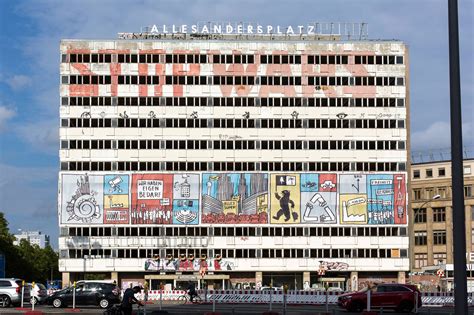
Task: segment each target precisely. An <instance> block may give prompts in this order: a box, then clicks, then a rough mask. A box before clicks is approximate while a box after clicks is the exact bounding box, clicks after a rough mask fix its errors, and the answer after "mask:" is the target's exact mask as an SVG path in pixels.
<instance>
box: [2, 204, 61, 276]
mask: <svg viewBox="0 0 474 315" xmlns="http://www.w3.org/2000/svg"><path fill="white" fill-rule="evenodd" d="M14 240H15V237H14V236H13V235H12V234H10V231H9V229H8V221H7V220H6V218H5V215H4V214H3V213H2V212H0V252H2V253H3V254H4V255H5V275H6V277H9V278H10V277H14V278H20V279H24V280H26V281H28V282H32V281H35V282H41V283H46V281H47V280H50V279H51V275H52V276H53V279H58V278H59V277H60V274H59V268H58V254H57V253H56V252H55V251H54V250H53V249H52V248H51V246H46V247H45V248H40V247H39V246H38V245H31V244H30V243H29V242H28V241H26V240H21V241H20V243H19V244H18V245H17V246H16V245H13V241H14Z"/></svg>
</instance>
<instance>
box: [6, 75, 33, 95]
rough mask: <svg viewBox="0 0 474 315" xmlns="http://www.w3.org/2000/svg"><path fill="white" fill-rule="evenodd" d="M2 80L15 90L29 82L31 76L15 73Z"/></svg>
mask: <svg viewBox="0 0 474 315" xmlns="http://www.w3.org/2000/svg"><path fill="white" fill-rule="evenodd" d="M4 81H5V83H7V84H8V86H10V88H12V89H13V90H15V91H17V90H20V89H22V88H24V87H26V86H28V85H30V84H31V78H30V77H28V76H26V75H23V74H15V75H14V76H12V77H9V78H6V79H4Z"/></svg>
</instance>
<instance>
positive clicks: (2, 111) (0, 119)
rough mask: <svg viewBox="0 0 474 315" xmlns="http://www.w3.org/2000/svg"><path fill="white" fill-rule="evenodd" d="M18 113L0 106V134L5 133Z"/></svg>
mask: <svg viewBox="0 0 474 315" xmlns="http://www.w3.org/2000/svg"><path fill="white" fill-rule="evenodd" d="M15 115H16V112H15V111H14V110H13V109H10V108H8V107H5V106H0V132H1V131H3V130H4V129H5V127H6V125H7V122H8V120H9V119H10V118H12V117H14V116H15Z"/></svg>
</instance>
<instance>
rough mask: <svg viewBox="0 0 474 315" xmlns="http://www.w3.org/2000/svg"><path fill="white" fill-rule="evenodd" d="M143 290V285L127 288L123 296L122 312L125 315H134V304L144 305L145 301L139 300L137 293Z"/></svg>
mask: <svg viewBox="0 0 474 315" xmlns="http://www.w3.org/2000/svg"><path fill="white" fill-rule="evenodd" d="M141 290H142V288H141V287H139V286H135V287H133V289H130V288H128V289H127V290H125V293H124V294H123V298H122V304H121V306H122V312H123V314H124V315H132V309H133V304H138V305H141V306H143V305H144V303H143V302H142V301H139V300H137V298H136V297H135V294H137V293H138V292H140V291H141Z"/></svg>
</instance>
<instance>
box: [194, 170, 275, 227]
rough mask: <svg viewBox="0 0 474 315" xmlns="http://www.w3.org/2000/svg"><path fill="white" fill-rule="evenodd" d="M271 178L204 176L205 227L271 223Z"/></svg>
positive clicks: (258, 174)
mask: <svg viewBox="0 0 474 315" xmlns="http://www.w3.org/2000/svg"><path fill="white" fill-rule="evenodd" d="M267 213H268V174H265V173H203V174H202V223H220V224H239V223H254V224H264V223H268V214H267Z"/></svg>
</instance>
